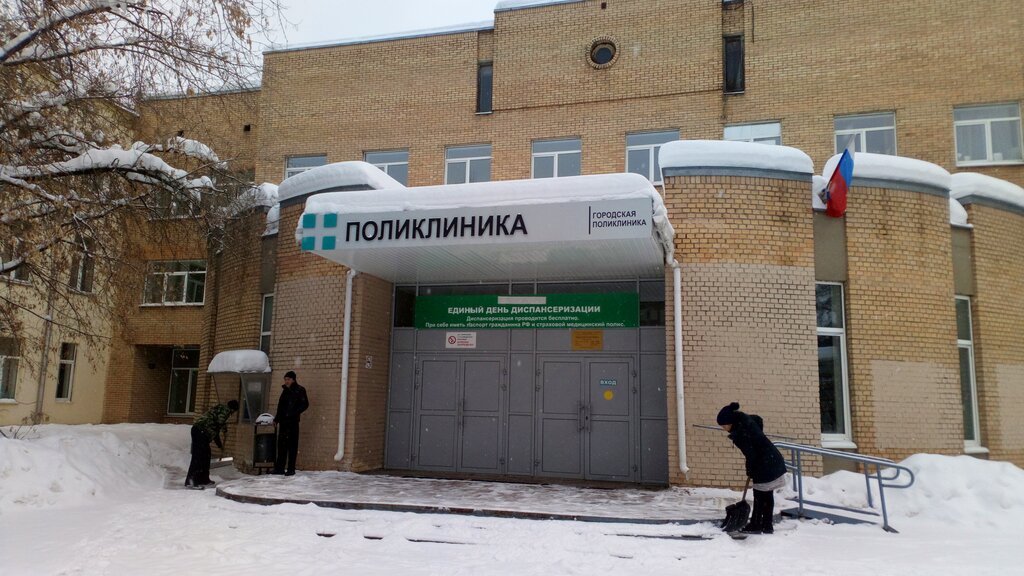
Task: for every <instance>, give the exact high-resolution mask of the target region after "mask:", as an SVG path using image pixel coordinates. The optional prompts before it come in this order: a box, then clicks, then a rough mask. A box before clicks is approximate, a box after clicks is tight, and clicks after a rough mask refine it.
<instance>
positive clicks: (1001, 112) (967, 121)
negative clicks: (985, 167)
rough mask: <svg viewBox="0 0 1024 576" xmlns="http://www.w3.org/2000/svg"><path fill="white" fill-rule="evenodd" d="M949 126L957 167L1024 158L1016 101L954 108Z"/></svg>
mask: <svg viewBox="0 0 1024 576" xmlns="http://www.w3.org/2000/svg"><path fill="white" fill-rule="evenodd" d="M953 129H954V131H955V132H956V164H957V166H971V165H977V164H998V163H1018V162H1021V161H1024V156H1022V155H1021V132H1020V104H1017V103H1014V104H992V105H988V106H965V107H962V108H954V109H953Z"/></svg>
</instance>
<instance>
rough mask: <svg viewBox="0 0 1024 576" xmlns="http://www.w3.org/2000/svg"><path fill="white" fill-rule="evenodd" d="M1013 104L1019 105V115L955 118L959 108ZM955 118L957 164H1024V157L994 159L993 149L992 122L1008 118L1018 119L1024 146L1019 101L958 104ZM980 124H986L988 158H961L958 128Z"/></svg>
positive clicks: (954, 144) (955, 108)
mask: <svg viewBox="0 0 1024 576" xmlns="http://www.w3.org/2000/svg"><path fill="white" fill-rule="evenodd" d="M1013 105H1016V106H1017V115H1016V116H1003V117H998V118H985V119H984V120H955V118H956V111H957V110H970V109H975V108H990V107H997V106H1013ZM953 118H954V120H953V147H954V151H953V153H954V154H955V155H956V165H957V166H993V165H995V166H999V165H1007V164H1010V165H1013V164H1024V159H1019V160H1018V159H1013V160H995V159H993V155H994V154H995V151H994V150H993V149H992V123H993V122H1005V121H1007V120H1016V121H1017V130H1018V134H1017V139H1018V141H1019V142H1021V145H1022V146H1024V134H1021V133H1020V131H1022V130H1024V122H1022V121H1021V116H1020V103H1019V102H1003V103H996V104H977V105H974V106H956V107H954V108H953ZM978 124H981V125H984V126H985V150H986V151H987V154H986V158H985V159H984V160H960V142H959V141H957V134H956V132H957V130H956V129H957V128H959V127H960V126H975V125H978Z"/></svg>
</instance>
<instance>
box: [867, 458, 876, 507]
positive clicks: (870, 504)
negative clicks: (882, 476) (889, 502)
mask: <svg viewBox="0 0 1024 576" xmlns="http://www.w3.org/2000/svg"><path fill="white" fill-rule="evenodd" d="M875 469H878V464H875ZM864 488H865V489H866V490H867V491H868V508H874V507H875V504H874V503H873V502H872V500H871V465H870V464H868V463H867V462H865V463H864Z"/></svg>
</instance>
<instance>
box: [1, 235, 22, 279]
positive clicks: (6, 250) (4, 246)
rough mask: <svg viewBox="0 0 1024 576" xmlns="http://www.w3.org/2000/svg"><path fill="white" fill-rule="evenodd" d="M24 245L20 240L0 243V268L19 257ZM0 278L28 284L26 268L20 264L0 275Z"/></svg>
mask: <svg viewBox="0 0 1024 576" xmlns="http://www.w3.org/2000/svg"><path fill="white" fill-rule="evenodd" d="M23 246H24V243H23V242H22V241H21V240H9V241H6V242H0V267H2V266H3V264H7V263H9V262H13V261H14V260H15V259H16V258H18V257H20V255H21V252H22V250H21V249H22V247H23ZM0 277H2V278H6V279H8V280H14V281H17V282H28V266H26V265H24V264H22V265H21V266H18V267H17V268H15V269H13V270H8V271H7V272H4V273H2V274H0Z"/></svg>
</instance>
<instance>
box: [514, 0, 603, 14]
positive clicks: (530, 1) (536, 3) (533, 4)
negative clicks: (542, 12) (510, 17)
mask: <svg viewBox="0 0 1024 576" xmlns="http://www.w3.org/2000/svg"><path fill="white" fill-rule="evenodd" d="M578 2H583V0H502V1H501V2H498V5H497V6H495V7H494V11H495V12H508V11H510V10H520V9H522V8H539V7H541V6H554V5H555V4H575V3H578Z"/></svg>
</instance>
